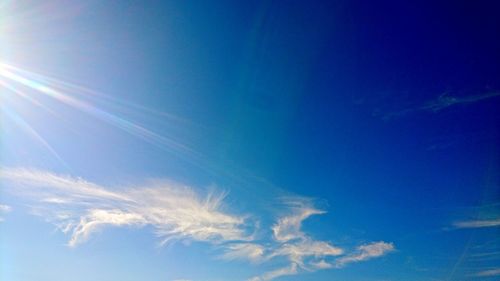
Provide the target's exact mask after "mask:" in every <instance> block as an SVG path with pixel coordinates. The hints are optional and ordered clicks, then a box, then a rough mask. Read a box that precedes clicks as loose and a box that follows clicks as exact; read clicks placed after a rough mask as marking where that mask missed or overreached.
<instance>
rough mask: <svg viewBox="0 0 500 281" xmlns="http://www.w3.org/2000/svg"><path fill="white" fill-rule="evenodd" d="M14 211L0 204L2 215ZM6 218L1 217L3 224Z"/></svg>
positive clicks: (0, 220)
mask: <svg viewBox="0 0 500 281" xmlns="http://www.w3.org/2000/svg"><path fill="white" fill-rule="evenodd" d="M11 210H12V208H11V207H10V206H8V205H2V204H0V214H1V213H8V212H10V211H11ZM3 221H4V218H2V217H0V222H3Z"/></svg>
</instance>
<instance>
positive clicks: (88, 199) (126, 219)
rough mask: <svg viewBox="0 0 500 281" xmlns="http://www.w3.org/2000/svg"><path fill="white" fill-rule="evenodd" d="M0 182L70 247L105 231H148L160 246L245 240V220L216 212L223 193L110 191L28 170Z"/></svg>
mask: <svg viewBox="0 0 500 281" xmlns="http://www.w3.org/2000/svg"><path fill="white" fill-rule="evenodd" d="M0 177H1V178H2V179H3V180H6V181H9V182H10V183H12V184H15V185H16V189H15V190H11V191H12V192H15V193H17V194H18V195H22V196H24V197H25V198H31V199H34V200H33V202H32V204H33V205H34V207H35V208H36V210H37V213H39V214H40V215H42V216H44V217H45V218H46V219H47V220H49V221H51V222H53V223H55V224H56V225H57V226H58V227H59V228H60V229H61V230H62V231H64V232H65V233H69V234H71V238H70V241H69V242H68V244H69V245H70V246H76V245H78V244H80V243H82V242H84V241H86V240H87V239H88V238H89V237H90V236H91V234H93V233H95V232H96V231H98V230H100V229H102V228H104V227H108V226H130V227H142V226H145V225H152V226H153V227H154V229H155V232H156V234H157V235H158V237H160V238H161V243H166V242H168V241H169V240H170V239H182V238H187V239H193V240H198V241H208V242H211V243H217V242H219V241H226V240H236V241H239V240H241V241H245V240H249V239H250V236H249V235H248V234H247V233H246V218H245V217H242V216H236V215H232V214H229V213H226V212H223V211H222V210H221V208H222V200H223V198H224V196H225V195H224V193H209V194H207V195H206V196H201V195H200V194H198V193H196V192H195V191H194V190H193V189H192V188H190V187H188V186H183V185H180V184H177V183H173V182H167V181H159V182H152V183H150V184H149V185H146V186H144V187H141V188H128V189H123V188H122V189H121V190H119V191H118V189H117V188H115V189H114V190H116V191H110V189H109V188H105V187H102V186H99V185H97V184H94V183H91V182H88V181H85V180H83V179H81V178H73V177H69V176H62V175H57V174H53V173H49V172H44V171H39V170H31V169H1V171H0Z"/></svg>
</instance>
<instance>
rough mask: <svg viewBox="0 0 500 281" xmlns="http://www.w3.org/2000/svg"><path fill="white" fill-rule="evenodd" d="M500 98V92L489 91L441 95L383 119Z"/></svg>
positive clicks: (385, 116)
mask: <svg viewBox="0 0 500 281" xmlns="http://www.w3.org/2000/svg"><path fill="white" fill-rule="evenodd" d="M498 96H500V92H498V91H489V92H485V93H481V94H476V95H470V96H463V97H459V96H450V95H448V93H444V94H441V95H440V96H439V97H437V98H436V99H434V100H431V101H429V102H427V103H425V104H424V105H421V106H416V107H410V108H406V109H403V110H399V111H396V112H388V113H385V114H382V118H383V119H384V120H388V119H391V118H393V117H398V116H403V115H406V114H410V113H415V112H419V111H431V112H439V111H441V110H444V109H446V108H448V107H452V106H455V105H459V104H471V103H476V102H480V101H483V100H486V99H490V98H494V97H498Z"/></svg>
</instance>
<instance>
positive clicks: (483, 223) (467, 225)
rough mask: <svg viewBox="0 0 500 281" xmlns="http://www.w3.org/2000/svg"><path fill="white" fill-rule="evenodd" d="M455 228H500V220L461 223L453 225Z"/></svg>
mask: <svg viewBox="0 0 500 281" xmlns="http://www.w3.org/2000/svg"><path fill="white" fill-rule="evenodd" d="M453 226H454V227H455V228H482V227H495V226H500V219H491V220H470V221H459V222H455V223H454V224H453Z"/></svg>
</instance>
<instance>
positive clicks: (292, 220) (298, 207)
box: [272, 198, 325, 242]
mask: <svg viewBox="0 0 500 281" xmlns="http://www.w3.org/2000/svg"><path fill="white" fill-rule="evenodd" d="M287 204H288V205H290V206H291V210H292V213H293V214H292V215H289V216H285V217H282V218H280V219H279V220H278V222H277V223H276V224H275V225H274V226H273V227H272V230H273V234H274V239H276V240H277V241H279V242H286V241H289V240H293V239H299V238H304V237H305V234H304V233H303V232H302V231H301V230H300V229H301V227H302V222H303V221H304V220H305V219H307V218H308V217H310V216H312V215H319V214H324V213H325V211H321V210H318V209H315V208H313V207H312V206H310V202H308V201H307V200H304V199H301V198H295V199H292V200H289V202H287Z"/></svg>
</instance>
